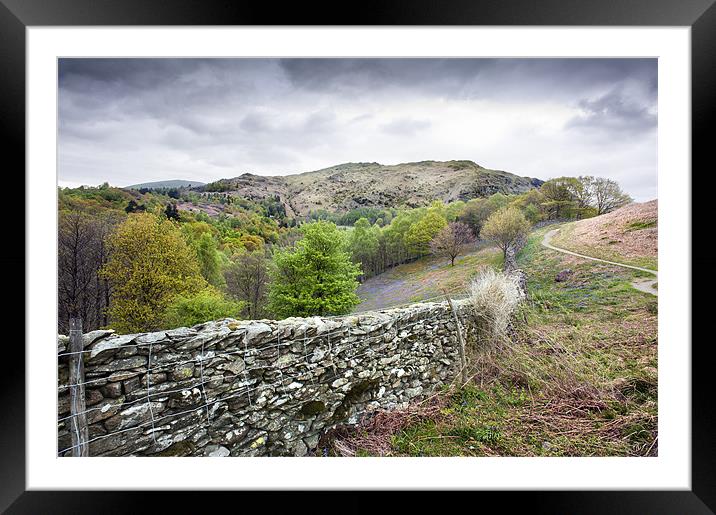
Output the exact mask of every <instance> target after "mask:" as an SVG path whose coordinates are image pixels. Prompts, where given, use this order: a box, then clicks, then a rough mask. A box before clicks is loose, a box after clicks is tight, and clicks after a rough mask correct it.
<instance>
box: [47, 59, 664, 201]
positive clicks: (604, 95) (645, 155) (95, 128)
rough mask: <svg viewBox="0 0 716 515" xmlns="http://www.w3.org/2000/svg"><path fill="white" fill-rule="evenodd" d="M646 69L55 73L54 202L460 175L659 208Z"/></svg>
mask: <svg viewBox="0 0 716 515" xmlns="http://www.w3.org/2000/svg"><path fill="white" fill-rule="evenodd" d="M656 127H657V61H656V59H61V60H60V66H59V180H60V185H61V186H77V185H79V184H90V185H97V184H100V183H102V182H105V181H107V182H109V183H110V184H112V185H116V186H126V185H129V184H135V183H140V182H149V181H157V180H167V179H187V180H196V181H202V182H210V181H213V180H216V179H219V178H228V177H236V176H238V175H240V174H242V173H244V172H251V173H255V174H260V175H286V174H292V173H300V172H306V171H310V170H318V169H320V168H326V167H329V166H333V165H336V164H340V163H345V162H379V163H382V164H397V163H405V162H411V161H423V160H439V161H443V160H451V159H469V160H472V161H475V162H476V163H478V164H480V165H482V166H485V167H487V168H494V169H498V170H506V171H508V172H512V173H515V174H517V175H525V176H530V177H538V178H540V179H549V178H551V177H558V176H562V175H570V176H576V175H597V176H603V177H609V178H611V179H615V180H617V181H618V182H619V183H620V184H621V186H622V187H623V188H624V189H625V190H626V191H627V192H628V193H629V194H631V195H632V196H633V197H634V198H635V200H637V201H645V200H650V199H652V198H656V173H657V168H656V163H657V139H656Z"/></svg>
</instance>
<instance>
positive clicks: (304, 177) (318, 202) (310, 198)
mask: <svg viewBox="0 0 716 515" xmlns="http://www.w3.org/2000/svg"><path fill="white" fill-rule="evenodd" d="M543 182H544V181H542V180H540V179H537V178H533V177H522V176H518V175H515V174H512V173H509V172H506V171H503V170H493V169H489V168H485V167H482V166H480V165H478V164H477V163H475V162H473V161H467V160H460V161H458V160H453V161H432V160H431V161H418V162H412V163H401V164H396V165H382V164H380V163H376V162H361V163H341V164H338V165H335V166H331V167H328V168H322V169H320V170H313V171H309V172H303V173H299V174H292V175H256V174H253V173H243V174H241V175H239V176H237V177H233V178H230V179H220V180H218V181H215V182H212V183H209V184H207V185H205V186H204V187H203V188H201V189H202V190H203V191H205V192H224V193H226V194H228V195H232V196H240V197H244V198H248V199H250V200H258V201H260V200H264V199H275V200H278V201H280V202H281V203H282V204H283V205H284V206H285V208H286V212H287V214H288V215H290V216H306V215H308V214H309V213H310V212H311V211H317V210H321V209H324V210H326V211H333V212H341V211H344V212H345V211H350V210H352V209H356V208H360V207H374V208H386V207H401V206H405V207H421V206H426V205H428V204H429V203H430V202H432V201H433V200H442V201H443V202H453V201H456V200H469V199H470V198H476V197H486V196H489V195H492V194H494V193H498V192H499V193H505V194H510V193H523V192H525V191H527V190H529V189H532V188H537V187H539V186H540V185H541V184H542V183H543Z"/></svg>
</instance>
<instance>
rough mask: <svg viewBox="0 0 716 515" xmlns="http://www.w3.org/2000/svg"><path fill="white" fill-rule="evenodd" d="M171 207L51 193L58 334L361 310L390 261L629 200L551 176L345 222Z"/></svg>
mask: <svg viewBox="0 0 716 515" xmlns="http://www.w3.org/2000/svg"><path fill="white" fill-rule="evenodd" d="M173 200H175V196H174V195H172V196H167V195H165V194H162V193H156V192H144V193H141V192H127V191H125V190H121V189H118V188H111V187H109V186H108V185H106V184H105V185H102V186H100V187H98V188H78V189H75V190H70V189H65V190H61V191H60V212H59V231H58V238H59V263H58V273H59V277H58V297H59V299H58V300H59V327H58V330H59V331H60V332H64V333H66V331H67V325H68V320H69V318H70V317H75V316H80V317H82V319H83V321H84V330H85V331H89V330H92V329H97V328H100V327H112V328H114V329H116V330H118V331H119V332H139V331H151V330H159V329H162V328H168V327H177V326H182V325H187V326H190V325H194V324H197V323H201V322H204V321H207V320H212V319H218V318H223V317H233V318H247V319H260V318H268V317H275V318H285V317H289V316H312V315H338V314H344V313H348V312H350V311H351V310H352V309H353V308H354V307H355V306H356V305H357V304H358V303H359V302H360V299H359V298H358V296H357V295H356V293H355V292H356V288H357V286H358V284H359V282H360V281H363V280H366V279H367V278H369V277H372V276H374V275H377V274H380V273H382V272H384V271H385V270H387V269H389V268H391V267H393V266H396V265H398V264H401V263H405V262H408V261H411V260H414V259H418V258H420V257H423V256H425V255H428V254H431V253H432V254H435V255H441V256H446V257H447V258H448V259H449V260H450V263H451V264H454V262H455V259H456V258H457V257H458V256H459V255H460V254H461V253H463V252H465V250H466V249H468V248H470V247H471V246H472V245H473V244H474V242H475V241H476V240H477V239H480V238H483V239H489V240H491V241H494V242H495V243H497V244H498V246H500V247H501V248H503V250H504V247H505V245H507V243H506V242H509V240H510V238H514V237H516V236H515V235H517V236H520V235H523V234H524V233H525V232H526V230H527V228H528V227H529V225H530V224H533V223H536V222H539V221H543V220H550V219H564V218H585V217H589V216H595V215H597V214H602V213H605V212H608V211H610V210H613V209H615V208H617V207H619V206H621V205H624V204H625V203H627V202H629V201H630V200H631V199H630V198H629V197H628V196H627V195H625V194H624V193H623V192H622V191H621V189H620V188H619V186H618V185H617V184H616V183H615V182H614V181H609V180H607V179H602V178H594V177H577V178H570V177H561V178H557V179H552V180H550V181H547V182H545V183H544V184H543V185H542V186H541V187H540V188H539V189H533V190H530V191H528V192H526V193H523V194H519V195H503V194H500V193H497V194H494V195H492V196H490V197H487V198H478V199H472V200H468V201H467V202H464V201H456V202H450V203H447V204H445V203H443V202H441V201H434V202H433V203H432V204H430V205H429V206H426V207H421V208H413V209H384V210H379V209H372V208H366V210H364V211H362V212H351V213H347V214H346V215H349V216H345V217H344V218H342V219H340V220H337V221H341V222H352V223H346V225H348V226H349V227H342V226H340V225H337V224H336V223H335V222H334V221H331V220H325V219H320V218H319V219H317V220H316V219H312V221H308V222H303V223H301V224H299V226H298V227H293V226H291V225H292V224H281V223H279V222H278V221H277V220H276V219H275V218H274V217H273V216H272V214H271V213H273V214H274V215H275V214H276V213H279V211H278V210H276V209H275V208H267V207H266V205H263V206H259V205H254V204H247V206H248V207H242V208H240V209H239V210H237V211H236V212H233V213H232V214H231V215H226V214H220V215H219V216H216V217H210V216H208V215H206V214H205V213H201V212H199V213H189V212H187V211H184V210H178V209H177V207H176V203H175V202H173ZM268 205H269V206H270V205H272V204H271V203H269V204H268ZM358 214H360V215H365V216H359V217H358V218H355V217H356V215H358Z"/></svg>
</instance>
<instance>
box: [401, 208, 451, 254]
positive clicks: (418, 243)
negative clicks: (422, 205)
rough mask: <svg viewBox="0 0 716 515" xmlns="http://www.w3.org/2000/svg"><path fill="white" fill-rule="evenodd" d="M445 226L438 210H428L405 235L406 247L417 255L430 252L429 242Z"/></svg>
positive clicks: (444, 221) (445, 222) (443, 218)
mask: <svg viewBox="0 0 716 515" xmlns="http://www.w3.org/2000/svg"><path fill="white" fill-rule="evenodd" d="M446 225H447V221H446V220H445V217H444V216H442V214H441V213H440V211H439V210H433V209H429V210H428V212H427V213H426V214H425V216H423V217H422V218H421V219H420V220H418V222H417V223H415V224H413V225H412V226H411V227H410V230H409V231H408V233H407V234H406V235H405V239H406V243H407V244H408V247H409V248H410V249H412V250H413V251H415V252H416V253H418V254H419V255H423V254H427V253H428V252H429V251H430V242H431V241H432V239H433V238H434V237H435V235H437V233H439V232H440V230H441V229H442V228H443V227H445V226H446Z"/></svg>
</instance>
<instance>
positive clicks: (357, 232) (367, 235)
mask: <svg viewBox="0 0 716 515" xmlns="http://www.w3.org/2000/svg"><path fill="white" fill-rule="evenodd" d="M378 234H379V232H378V233H376V231H374V230H373V227H372V226H371V225H370V222H369V221H368V219H367V218H360V219H359V220H358V221H357V222H356V223H355V225H354V226H353V230H352V231H351V232H350V235H349V236H348V250H349V251H350V253H351V255H352V256H353V260H354V261H356V262H357V263H359V264H360V265H361V270H362V271H363V276H364V277H365V276H371V275H373V274H375V272H376V268H377V266H376V264H377V263H376V259H377V257H378V247H379V242H378Z"/></svg>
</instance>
